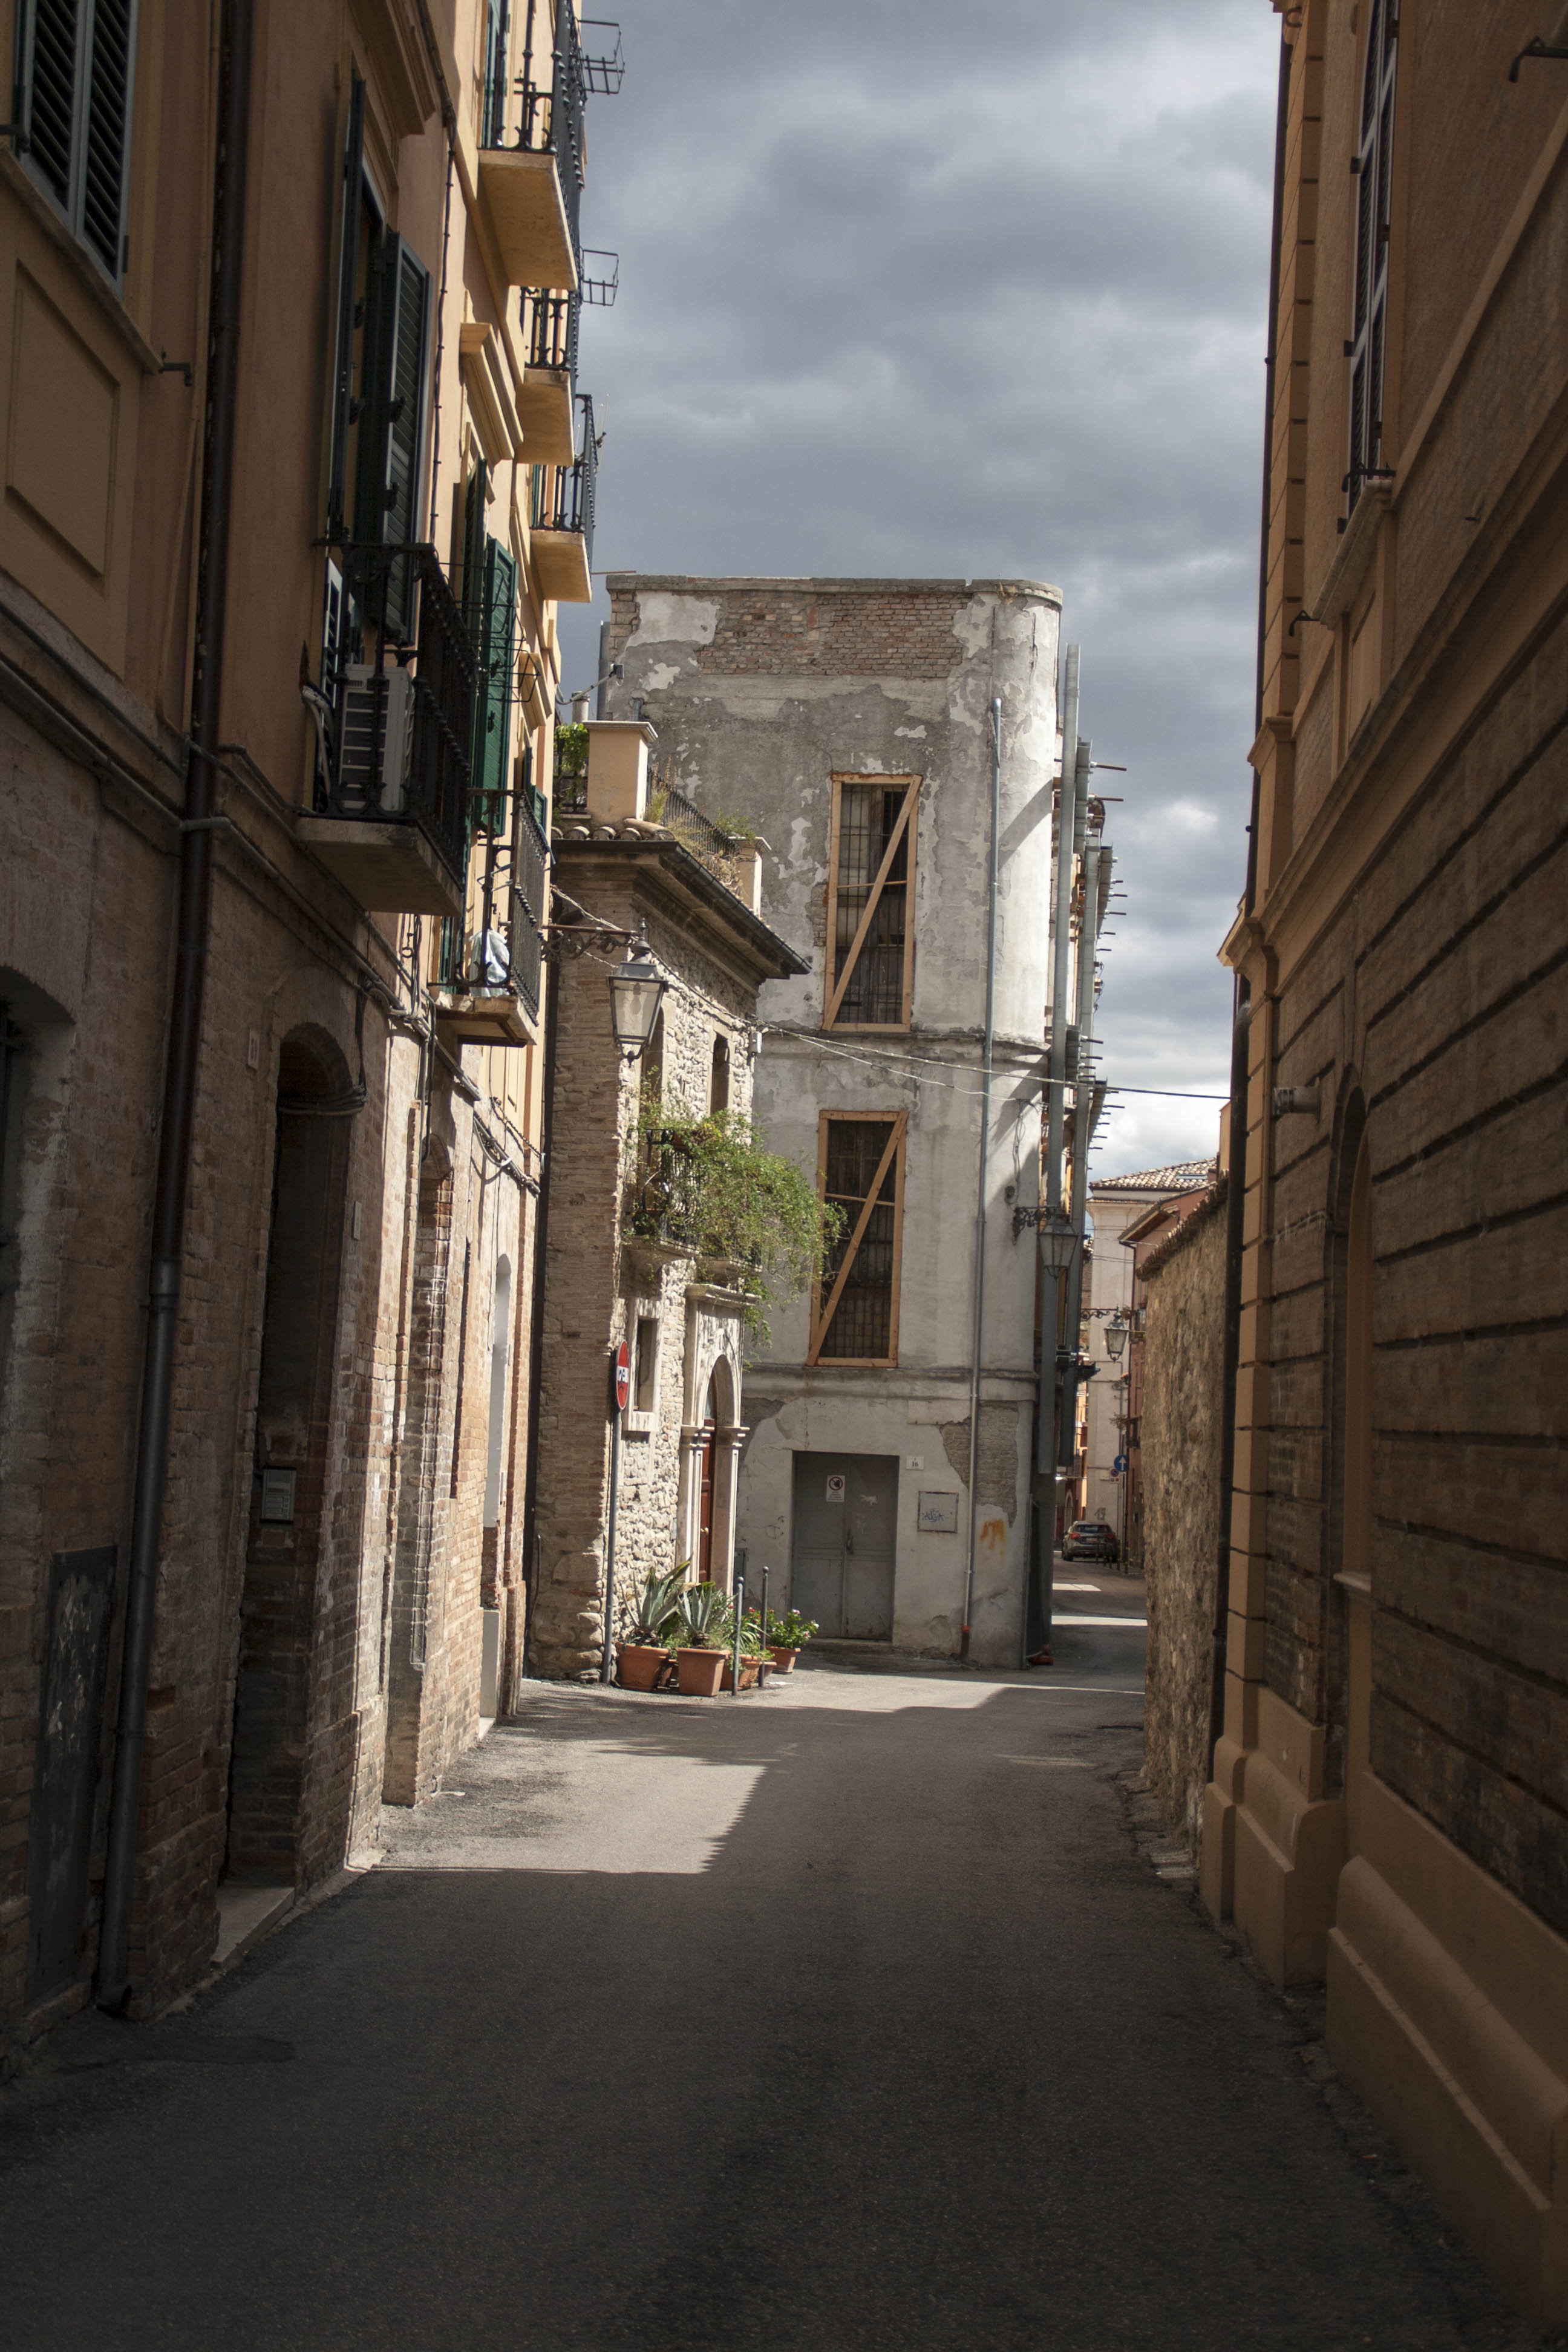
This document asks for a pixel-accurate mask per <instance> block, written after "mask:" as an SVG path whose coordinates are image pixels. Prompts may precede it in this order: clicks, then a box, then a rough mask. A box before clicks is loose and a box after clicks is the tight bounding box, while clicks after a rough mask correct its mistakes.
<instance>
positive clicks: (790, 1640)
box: [768, 1609, 816, 1675]
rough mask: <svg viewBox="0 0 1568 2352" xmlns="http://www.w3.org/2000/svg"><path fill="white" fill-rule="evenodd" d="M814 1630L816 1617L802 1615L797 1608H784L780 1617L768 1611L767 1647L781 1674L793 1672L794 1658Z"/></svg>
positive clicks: (791, 1673) (803, 1647)
mask: <svg viewBox="0 0 1568 2352" xmlns="http://www.w3.org/2000/svg"><path fill="white" fill-rule="evenodd" d="M814 1633H816V1618H815V1617H803V1616H802V1615H801V1613H800V1611H799V1610H798V1609H789V1610H786V1611H785V1612H784V1615H783V1616H782V1617H779V1616H775V1614H774V1613H773V1611H772V1610H771V1609H770V1610H769V1611H768V1647H769V1649H770V1650H771V1651H772V1652H773V1664H774V1665H775V1666H776V1667H777V1669H778V1671H779V1673H780V1674H781V1675H793V1674H794V1672H795V1660H796V1659H797V1658H798V1657H799V1655H800V1654H801V1652H802V1651H803V1650H804V1649H805V1645H806V1643H808V1642H809V1641H810V1639H811V1637H812V1635H813V1634H814Z"/></svg>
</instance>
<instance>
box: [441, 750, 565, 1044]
mask: <svg viewBox="0 0 1568 2352" xmlns="http://www.w3.org/2000/svg"><path fill="white" fill-rule="evenodd" d="M549 870H550V850H549V845H548V844H547V843H546V841H545V838H544V835H543V834H542V832H541V830H540V827H539V821H538V819H537V817H536V816H535V815H534V813H533V807H532V802H531V794H530V793H528V792H527V791H526V790H525V791H524V792H523V793H521V794H520V795H519V797H518V801H517V805H516V808H515V811H514V821H513V830H512V837H511V840H510V842H508V841H506V840H505V839H503V838H502V837H501V836H500V835H492V836H490V837H489V839H488V840H487V841H486V844H485V871H484V883H483V887H482V888H481V890H480V893H479V905H478V907H477V908H476V909H475V914H476V918H477V922H478V928H477V929H475V930H472V931H468V930H466V929H464V927H463V925H462V924H461V923H458V922H455V921H452V920H447V921H446V922H444V923H443V924H442V926H441V948H440V962H439V967H438V970H437V985H438V986H439V987H441V988H443V989H447V990H448V991H449V992H451V993H452V994H454V995H458V996H515V997H516V998H517V999H518V1000H519V1002H520V1003H521V1004H522V1006H523V1008H524V1010H525V1011H526V1012H527V1013H529V1014H531V1015H532V1014H534V1013H537V1012H538V1011H539V975H540V971H541V969H542V964H543V961H544V892H545V884H546V877H547V876H548V874H549Z"/></svg>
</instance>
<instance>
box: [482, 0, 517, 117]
mask: <svg viewBox="0 0 1568 2352" xmlns="http://www.w3.org/2000/svg"><path fill="white" fill-rule="evenodd" d="M509 14H510V11H509V8H508V5H507V0H485V68H484V72H485V79H484V89H483V93H482V95H481V99H480V103H479V145H480V146H481V147H499V146H500V144H501V141H502V139H503V137H504V136H505V126H506V89H507V82H506V52H507V33H508V30H509V26H508V22H507V19H508V16H509Z"/></svg>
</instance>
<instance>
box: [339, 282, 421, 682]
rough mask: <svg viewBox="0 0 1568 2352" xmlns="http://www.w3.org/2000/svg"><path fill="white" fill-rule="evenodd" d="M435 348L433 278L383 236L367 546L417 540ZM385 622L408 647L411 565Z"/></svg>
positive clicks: (367, 439)
mask: <svg viewBox="0 0 1568 2352" xmlns="http://www.w3.org/2000/svg"><path fill="white" fill-rule="evenodd" d="M429 342H430V273H429V271H428V270H427V269H426V267H425V265H424V263H423V262H422V261H421V260H420V259H419V257H418V256H417V255H416V253H414V252H413V251H412V250H411V248H410V247H408V246H407V245H406V244H405V242H404V240H403V238H402V237H400V236H390V235H389V236H383V237H381V238H380V239H379V240H378V242H377V245H376V249H375V252H374V256H373V257H372V261H371V273H370V289H369V293H368V296H367V299H366V303H365V322H364V367H363V383H364V393H363V400H362V404H361V410H360V425H359V484H358V491H357V495H356V498H355V507H354V537H355V538H356V539H358V540H361V541H363V542H364V543H365V544H366V545H368V546H373V547H375V546H381V547H387V546H405V545H408V544H410V543H412V542H413V541H416V540H417V538H418V537H419V529H418V524H419V515H418V500H419V476H420V468H421V466H422V463H423V460H424V455H425V407H426V378H427V376H428V373H429V369H428V365H427V362H428V356H429ZM378 604H379V599H378V598H375V597H374V596H373V597H372V599H371V611H370V614H369V615H368V617H369V618H370V620H371V621H372V622H374V621H376V620H378V619H379V618H380V614H379V611H378V609H377V607H378ZM385 618H386V629H387V633H388V635H390V636H392V637H395V638H399V639H406V638H407V636H408V635H409V633H410V631H411V629H412V626H413V620H414V572H413V566H412V564H411V563H407V562H402V563H395V564H394V565H393V567H392V570H391V572H390V574H389V577H388V583H387V594H386V605H385Z"/></svg>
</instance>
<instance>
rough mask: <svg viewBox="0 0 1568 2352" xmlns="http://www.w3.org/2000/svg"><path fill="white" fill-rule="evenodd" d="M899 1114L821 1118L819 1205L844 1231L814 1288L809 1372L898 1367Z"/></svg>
mask: <svg viewBox="0 0 1568 2352" xmlns="http://www.w3.org/2000/svg"><path fill="white" fill-rule="evenodd" d="M906 1125H907V1114H906V1113H905V1112H903V1111H898V1112H896V1113H894V1112H888V1111H872V1112H855V1113H850V1114H847V1115H845V1116H835V1115H834V1114H832V1113H831V1112H826V1111H825V1112H824V1113H823V1114H822V1132H821V1140H820V1158H821V1184H822V1192H823V1197H824V1198H825V1199H826V1200H827V1201H830V1202H832V1203H833V1205H834V1207H835V1208H837V1210H838V1211H839V1213H840V1214H841V1216H842V1218H843V1227H842V1230H841V1232H840V1234H839V1236H838V1239H837V1242H836V1243H835V1244H834V1245H833V1248H832V1250H831V1251H830V1252H829V1254H828V1257H827V1261H826V1265H824V1267H823V1269H822V1278H821V1280H820V1282H819V1283H818V1284H817V1286H816V1302H815V1307H814V1311H813V1315H812V1330H811V1346H810V1349H809V1350H808V1352H807V1355H806V1361H807V1363H808V1364H816V1363H836V1364H895V1363H897V1361H898V1360H899V1259H900V1249H901V1246H902V1241H903V1214H904V1133H905V1128H906Z"/></svg>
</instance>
